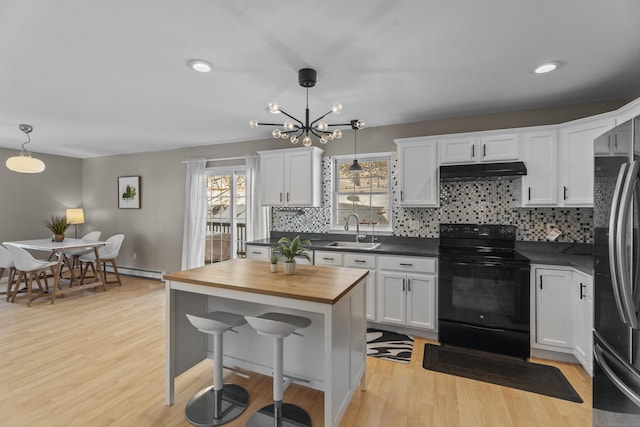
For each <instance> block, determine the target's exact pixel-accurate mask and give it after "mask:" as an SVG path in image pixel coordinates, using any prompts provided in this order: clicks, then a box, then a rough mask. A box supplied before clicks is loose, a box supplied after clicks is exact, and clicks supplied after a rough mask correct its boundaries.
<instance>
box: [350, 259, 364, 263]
mask: <svg viewBox="0 0 640 427" xmlns="http://www.w3.org/2000/svg"><path fill="white" fill-rule="evenodd" d="M353 262H367V261H365V260H363V259H354V260H353Z"/></svg>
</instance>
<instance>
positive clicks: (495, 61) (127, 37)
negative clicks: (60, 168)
mask: <svg viewBox="0 0 640 427" xmlns="http://www.w3.org/2000/svg"><path fill="white" fill-rule="evenodd" d="M193 58H200V59H205V60H207V61H210V62H212V63H213V64H214V70H213V71H212V72H211V73H208V74H201V73H197V72H195V71H192V70H191V69H189V68H188V67H187V66H186V65H185V63H186V61H187V60H189V59H193ZM545 61H561V62H562V66H561V68H560V69H559V70H558V71H556V72H554V73H550V74H546V75H534V74H533V72H532V69H533V68H534V66H536V65H537V64H540V63H542V62H545ZM304 67H312V68H315V69H316V70H317V71H318V83H317V85H316V87H315V88H312V89H310V91H309V108H310V110H311V116H312V119H313V118H315V116H318V115H320V114H323V113H324V112H326V111H328V110H329V109H330V107H331V105H332V104H333V103H334V102H341V103H342V104H343V106H344V112H343V115H342V116H339V117H335V119H334V122H338V121H339V122H347V121H349V120H350V119H353V118H359V119H364V120H365V121H366V122H367V126H368V127H373V126H383V125H388V124H396V123H408V122H416V121H421V120H429V119H435V118H443V117H453V116H463V115H472V114H482V113H490V112H500V111H508V110H522V109H529V108H541V107H549V106H557V105H566V104H576V103H585V102H591V101H599V100H611V99H622V98H629V97H631V96H633V95H634V94H640V1H638V0H607V1H605V0H556V1H552V0H539V1H532V0H482V1H478V0H439V1H433V0H404V1H403V0H393V1H390V0H341V1H340V0H324V1H322V2H319V1H315V2H314V1H309V0H259V1H258V0H254V1H250V0H182V1H179V0H173V1H169V0H109V1H104V0H103V1H99V0H83V1H81V0H75V1H71V0H56V1H51V0H0V146H1V147H7V148H19V146H20V144H21V143H22V142H23V141H24V140H25V138H24V134H22V133H21V132H20V131H19V130H18V124H19V123H28V124H31V125H33V127H34V131H33V133H32V134H31V137H32V143H31V144H29V146H28V147H29V149H30V150H32V151H35V152H41V153H50V154H59V155H65V156H71V157H78V158H86V157H94V156H103V155H110V154H117V153H130V152H144V151H157V150H166V149H172V148H179V147H191V146H198V145H210V144H217V143H225V142H235V141H246V140H252V139H261V138H266V137H269V135H270V131H271V128H259V129H251V128H249V126H248V122H249V120H250V119H257V120H261V121H274V120H273V118H274V117H276V118H278V117H280V116H270V115H269V114H268V113H267V112H266V111H265V109H264V107H265V106H266V104H267V102H269V101H276V102H278V103H279V104H280V105H281V106H283V107H287V111H288V112H290V113H291V114H293V115H295V116H297V117H300V118H303V115H304V107H305V90H304V89H303V88H301V87H300V86H298V82H297V71H298V69H300V68H304ZM329 122H331V121H329Z"/></svg>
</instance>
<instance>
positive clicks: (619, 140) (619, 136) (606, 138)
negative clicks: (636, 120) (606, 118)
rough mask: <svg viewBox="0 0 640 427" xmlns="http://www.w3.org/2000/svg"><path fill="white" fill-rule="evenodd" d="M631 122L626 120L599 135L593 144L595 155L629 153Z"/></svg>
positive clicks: (622, 154)
mask: <svg viewBox="0 0 640 427" xmlns="http://www.w3.org/2000/svg"><path fill="white" fill-rule="evenodd" d="M632 129H633V122H632V121H631V120H628V121H627V122H625V123H622V124H620V125H618V126H617V127H615V128H614V129H612V130H610V131H609V132H607V133H605V134H603V135H600V136H599V137H598V138H596V140H595V141H594V144H593V151H594V155H595V156H596V157H610V156H629V155H630V154H631V141H632V140H633V138H632Z"/></svg>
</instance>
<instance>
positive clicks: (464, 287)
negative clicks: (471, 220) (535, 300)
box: [438, 257, 530, 332]
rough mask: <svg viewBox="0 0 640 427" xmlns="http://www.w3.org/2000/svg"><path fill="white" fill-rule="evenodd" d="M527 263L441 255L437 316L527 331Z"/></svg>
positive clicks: (442, 318)
mask: <svg viewBox="0 0 640 427" xmlns="http://www.w3.org/2000/svg"><path fill="white" fill-rule="evenodd" d="M529 301H530V295H529V266H528V265H524V264H523V263H517V262H516V263H511V262H509V261H505V262H499V261H497V262H490V261H481V260H477V261H461V260H459V259H446V258H443V257H441V258H440V260H439V265H438V312H439V314H438V318H439V319H440V320H447V321H450V322H457V323H464V324H468V325H473V326H482V327H489V328H496V329H505V330H512V331H523V332H528V331H529Z"/></svg>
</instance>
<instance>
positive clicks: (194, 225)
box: [182, 159, 207, 270]
mask: <svg viewBox="0 0 640 427" xmlns="http://www.w3.org/2000/svg"><path fill="white" fill-rule="evenodd" d="M185 163H186V164H187V183H186V188H185V189H186V191H185V209H184V235H183V237H182V269H183V270H188V269H190V268H195V267H200V266H203V265H204V245H205V242H204V240H205V233H206V229H207V175H206V172H205V171H206V163H207V161H206V159H191V160H187V161H186V162H185Z"/></svg>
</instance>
